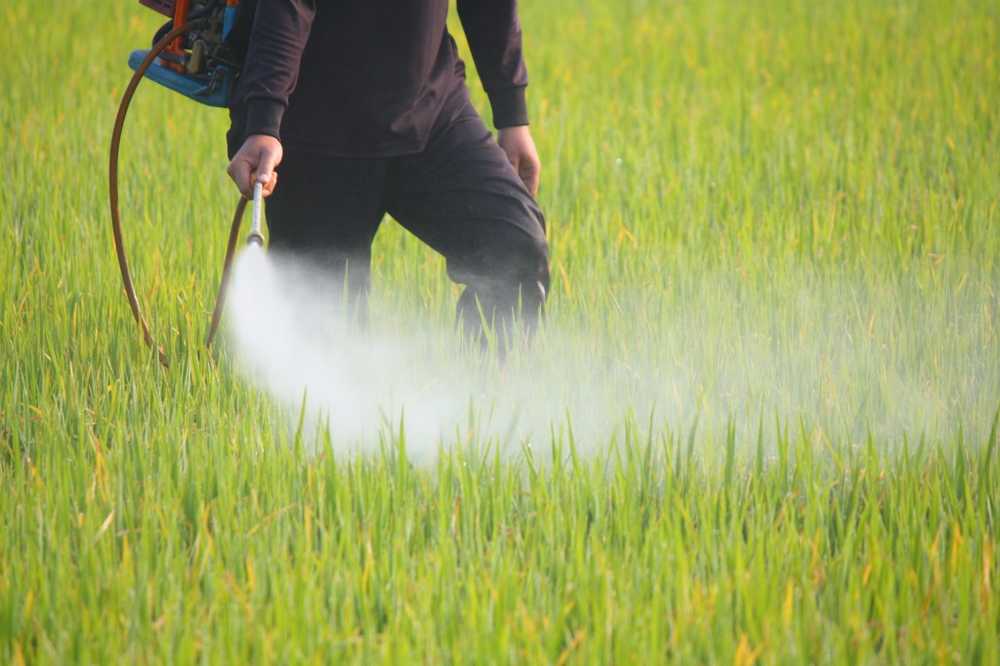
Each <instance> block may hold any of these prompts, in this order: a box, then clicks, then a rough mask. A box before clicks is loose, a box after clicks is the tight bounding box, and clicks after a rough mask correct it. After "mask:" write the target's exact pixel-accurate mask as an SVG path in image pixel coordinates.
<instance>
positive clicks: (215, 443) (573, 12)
mask: <svg viewBox="0 0 1000 666" xmlns="http://www.w3.org/2000/svg"><path fill="white" fill-rule="evenodd" d="M452 13H453V14H454V12H452ZM0 17H2V19H3V23H4V25H5V26H8V29H7V30H4V31H3V33H2V35H0V52H2V53H4V58H3V59H2V60H0V82H2V84H3V102H2V103H0V156H2V158H3V161H4V165H5V166H4V175H5V178H4V181H5V184H4V187H2V188H0V222H2V224H0V238H2V243H0V276H2V277H0V338H2V343H0V484H2V487H3V488H4V489H5V492H4V493H2V495H0V516H2V520H3V530H2V534H0V661H4V662H13V663H18V662H22V661H23V662H25V663H31V662H36V661H37V662H67V661H84V662H101V661H114V660H121V661H129V662H133V661H152V662H159V661H179V662H190V661H196V660H206V661H215V662H241V661H283V662H289V661H291V662H298V661H326V660H356V661H362V662H366V663H367V662H371V661H377V660H387V661H424V662H440V661H455V662H483V661H488V662H503V661H543V662H560V661H566V660H568V661H580V662H595V663H608V662H619V663H624V662H648V661H669V660H676V661H680V662H685V663H691V662H717V663H722V662H730V661H731V662H734V663H738V664H748V663H753V662H754V661H758V660H759V661H763V662H770V663H774V662H783V663H784V662H787V663H798V662H802V661H815V662H850V663H857V662H882V661H889V662H918V661H919V662H923V661H936V662H948V661H959V662H965V663H968V662H972V663H975V662H979V663H992V662H996V661H997V660H998V659H1000V641H998V639H997V636H998V635H1000V611H998V605H1000V594H998V593H997V589H996V586H997V576H998V573H1000V572H998V565H997V561H996V542H997V539H998V536H1000V535H998V532H1000V528H998V526H997V523H996V518H995V515H996V510H997V506H998V500H1000V497H998V494H997V491H996V490H995V487H996V479H997V472H998V470H997V467H998V463H997V455H996V453H995V449H994V447H995V443H996V432H995V416H996V414H997V409H998V406H1000V175H998V174H1000V170H998V168H997V167H998V163H997V155H1000V84H998V82H1000V46H998V45H1000V7H998V6H997V5H996V3H994V2H988V1H986V0H957V1H945V0H908V1H903V0H898V1H893V2H888V1H881V0H867V1H864V0H847V1H845V2H833V1H829V0H820V1H817V2H802V1H793V0H750V1H748V2H735V1H723V0H690V1H688V2H679V1H678V2H639V1H622V2H613V3H607V2H589V1H585V2H572V3H571V2H564V1H561V0H546V1H545V2H532V3H524V6H523V7H522V8H521V18H522V24H523V26H524V31H525V49H526V58H527V63H528V68H529V75H530V79H531V84H530V87H529V93H528V99H529V105H530V108H531V117H532V126H533V133H534V136H535V139H536V141H537V143H538V146H539V150H540V153H541V156H542V160H543V175H542V190H541V193H540V200H541V204H542V207H543V209H544V210H545V212H546V216H547V218H548V223H549V235H550V243H551V249H552V270H553V285H552V293H551V299H550V305H549V309H548V313H547V321H546V328H545V330H543V331H542V333H541V335H540V336H539V339H538V340H537V341H536V342H537V345H536V348H535V349H534V350H532V351H530V352H525V354H524V356H523V357H519V358H515V359H513V360H512V361H511V367H510V369H509V371H508V372H509V376H508V377H507V378H506V379H504V381H507V382H509V383H510V385H511V386H514V387H516V388H517V390H518V394H519V395H520V396H521V397H522V398H523V399H524V400H526V401H528V402H529V404H530V409H527V411H528V412H530V414H528V416H527V417H525V418H526V423H528V427H527V428H526V429H525V430H524V431H522V432H519V433H518V434H517V435H516V436H512V437H511V436H507V437H505V436H504V435H503V434H502V433H500V434H494V433H492V432H490V431H489V429H488V428H481V427H479V426H480V425H481V424H482V420H483V419H484V418H485V417H484V416H483V414H489V413H490V412H491V409H493V407H494V405H493V404H492V403H491V402H490V397H489V393H488V392H487V394H486V398H484V403H483V404H479V403H477V398H476V397H475V396H470V398H469V403H468V409H464V407H465V406H464V405H463V410H462V411H463V414H464V415H465V416H463V418H462V419H461V420H458V421H456V422H455V423H436V424H435V426H439V427H440V429H441V430H442V431H446V432H453V433H455V434H454V436H450V435H449V436H447V437H442V438H435V437H431V436H429V435H427V433H425V432H422V431H418V432H415V433H412V434H411V433H408V431H407V428H406V423H405V419H404V422H403V423H400V422H399V421H398V419H395V417H393V418H390V419H388V421H387V422H386V423H377V424H373V428H372V431H371V433H370V434H365V435H363V436H362V435H358V437H362V438H363V439H364V441H359V442H355V444H357V445H358V446H360V447H361V448H363V449H365V450H366V451H367V452H368V453H367V454H365V455H362V456H348V455H345V454H344V453H343V449H341V448H338V446H339V444H338V443H339V442H340V433H339V431H338V424H337V419H336V418H334V419H333V423H332V426H331V429H330V431H322V429H321V430H320V431H318V432H317V431H315V430H314V429H300V428H298V424H297V421H296V418H295V415H294V414H292V415H289V414H288V410H287V408H286V407H287V406H286V405H283V404H281V402H280V401H277V400H275V399H274V398H273V396H271V395H269V394H268V393H267V392H266V391H263V390H260V389H259V388H258V387H256V386H255V385H254V384H253V383H252V382H250V381H248V379H247V378H246V377H245V376H244V375H242V374H240V373H239V372H238V371H237V370H236V368H235V367H234V363H233V359H232V356H231V354H230V352H229V351H228V350H227V349H226V348H225V347H224V346H223V348H221V349H218V350H216V351H215V352H213V353H206V352H205V351H204V350H203V348H202V338H203V333H204V327H205V325H206V323H207V317H208V314H209V312H210V309H211V306H212V299H213V298H214V290H215V284H216V280H217V279H218V273H219V269H220V266H221V262H222V253H223V250H224V245H225V234H226V231H227V224H228V219H229V216H230V215H231V209H232V206H233V205H234V204H235V190H234V189H233V187H232V186H231V184H230V183H229V182H228V180H227V177H226V175H225V170H224V167H225V164H226V155H225V144H224V132H225V129H226V127H227V124H228V121H227V118H226V114H225V113H224V112H219V111H213V110H207V109H203V108H200V107H195V106H194V105H193V104H191V103H189V102H186V101H183V100H180V99H178V98H176V97H175V96H173V95H172V94H170V93H168V92H165V91H162V90H158V89H156V88H155V87H154V86H153V85H151V84H147V85H145V86H144V87H143V88H140V92H139V94H138V97H137V100H136V102H135V103H134V105H133V109H132V112H131V115H130V118H129V121H128V125H127V127H126V133H125V139H124V146H123V155H122V159H123V162H122V164H123V174H122V176H123V177H122V187H123V216H124V222H125V225H126V241H127V243H128V245H129V250H130V254H131V256H132V258H133V261H134V263H135V272H136V279H137V283H138V286H139V289H140V294H141V296H142V298H143V300H144V302H145V305H146V308H147V311H148V313H149V314H150V319H151V323H152V325H153V328H154V333H155V335H156V336H157V337H158V338H159V340H160V342H161V343H162V344H164V346H165V347H166V349H167V351H168V353H169V355H170V356H171V358H172V359H173V367H172V368H171V369H170V370H164V369H162V368H160V367H159V365H158V364H157V363H156V361H155V358H153V357H152V356H151V354H150V353H149V351H148V350H146V349H145V348H143V346H142V345H141V340H140V338H139V335H138V331H137V329H136V327H135V326H134V322H132V320H131V318H130V314H129V311H128V309H127V305H126V303H125V300H124V298H123V295H122V292H121V286H120V278H119V276H118V272H117V266H116V265H115V262H114V258H113V253H112V246H111V235H110V229H109V224H108V213H107V203H106V187H107V181H106V178H107V176H106V166H107V164H106V163H107V142H108V140H109V135H110V130H111V126H112V121H113V118H114V112H115V109H116V105H117V103H118V100H119V98H120V95H121V92H122V90H123V89H124V86H125V84H126V83H127V80H128V76H129V71H128V69H127V67H126V66H125V58H126V56H127V53H128V51H129V50H131V49H132V48H139V47H143V46H145V45H147V44H148V43H149V40H150V37H151V35H152V33H153V32H154V31H155V29H156V27H158V23H157V17H156V15H155V14H152V13H151V12H149V11H148V10H145V9H143V8H142V7H140V6H139V5H138V3H133V2H114V3H102V6H101V7H99V8H98V7H96V6H95V5H94V3H88V2H83V1H82V0H65V1H62V0H60V1H59V2H55V1H54V0H49V1H46V2H29V1H27V0H12V1H9V2H6V3H4V4H3V6H2V7H0ZM452 26H453V31H454V32H455V34H456V36H459V35H460V27H459V24H458V23H457V20H456V17H454V16H453V19H452ZM458 38H459V42H460V44H461V45H462V48H463V49H465V46H464V40H463V39H462V38H461V37H460V36H459V37H458ZM469 71H470V73H471V72H473V71H474V69H473V68H472V67H471V66H470V68H469ZM470 87H471V88H472V90H473V93H474V98H475V99H476V100H477V104H478V105H479V106H480V108H481V109H482V110H483V112H484V114H485V115H486V116H487V117H488V116H489V111H488V108H487V107H486V105H485V96H484V95H483V94H482V93H481V91H480V90H479V88H478V81H476V80H475V78H474V74H472V78H471V79H470ZM374 267H375V291H376V295H375V302H374V305H373V319H374V320H375V322H376V326H379V327H382V328H383V329H386V330H390V331H392V330H396V331H407V330H410V329H409V327H411V326H415V327H416V328H417V329H419V331H421V333H420V334H419V336H416V337H417V338H418V339H419V340H420V345H422V346H421V347H420V348H421V349H422V350H424V351H425V352H426V355H427V358H429V359H435V358H447V357H449V356H450V355H452V350H453V347H454V341H453V339H452V338H450V337H449V336H448V335H446V334H444V335H440V334H439V333H438V332H440V331H441V330H442V329H444V330H447V328H448V326H449V324H450V322H451V319H452V316H453V307H454V300H455V298H456V296H457V288H456V287H455V286H454V285H452V284H451V283H449V282H448V280H447V277H446V275H445V272H444V265H443V262H442V261H441V260H440V258H438V257H437V256H435V255H434V254H433V253H431V252H430V251H429V250H427V249H425V248H423V247H422V246H421V245H420V244H419V243H418V242H417V241H415V240H414V239H412V238H410V237H408V236H407V235H406V234H405V232H403V231H402V230H400V229H399V228H398V227H396V226H395V225H394V224H392V223H391V222H390V221H388V220H387V222H386V224H384V225H383V228H382V230H381V232H380V234H379V236H378V238H377V241H376V248H375V264H374ZM414 320H417V321H418V322H419V323H418V324H415V325H414V324H412V322H413V321H414ZM487 379H489V378H488V377H487ZM497 381H500V380H497ZM428 390H430V389H428ZM502 397H504V396H502ZM501 402H502V401H501ZM991 428H993V431H992V432H991ZM331 443H333V445H332V446H331ZM407 451H409V452H410V455H409V458H410V459H411V460H408V458H407V454H406V452H407ZM439 451H440V452H439ZM415 453H420V454H421V455H419V456H415V455H414V454H415ZM414 457H418V458H419V460H412V459H413V458H414ZM410 462H415V463H416V464H413V465H411V464H410Z"/></svg>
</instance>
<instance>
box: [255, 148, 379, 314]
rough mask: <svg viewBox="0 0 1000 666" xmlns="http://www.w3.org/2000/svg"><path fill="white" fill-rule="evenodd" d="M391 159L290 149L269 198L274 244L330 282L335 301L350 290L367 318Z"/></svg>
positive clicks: (273, 247)
mask: <svg viewBox="0 0 1000 666" xmlns="http://www.w3.org/2000/svg"><path fill="white" fill-rule="evenodd" d="M385 169H386V163H385V162H384V161H383V160H350V159H338V158H331V157H324V156H319V155H310V154H304V153H295V152H293V151H288V152H287V153H286V155H285V159H284V161H283V162H282V164H281V166H280V167H279V168H278V186H277V187H276V188H275V190H274V194H272V195H271V196H270V197H268V199H267V224H268V230H269V232H270V242H269V248H270V251H271V252H274V253H275V255H276V256H282V257H290V258H292V259H293V260H294V261H295V262H296V265H297V266H299V267H302V268H304V269H306V270H310V271H317V272H318V274H319V275H321V276H322V278H323V280H324V281H327V280H328V281H329V285H330V290H331V292H333V293H331V304H339V303H341V302H342V301H341V299H340V296H341V295H342V294H343V293H344V290H345V289H346V290H347V292H348V293H349V295H350V302H351V306H352V307H351V309H352V313H353V316H355V317H357V318H358V319H359V320H361V321H365V319H366V316H367V294H368V288H369V281H370V278H369V276H370V271H371V244H372V239H373V238H374V237H375V232H376V231H377V230H378V227H379V223H380V222H381V220H382V216H383V215H384V213H385V208H384V205H383V194H384V184H385Z"/></svg>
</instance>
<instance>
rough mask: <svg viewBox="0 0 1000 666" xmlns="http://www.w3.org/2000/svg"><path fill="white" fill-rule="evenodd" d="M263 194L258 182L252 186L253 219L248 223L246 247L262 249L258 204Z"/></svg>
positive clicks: (261, 185) (262, 185) (262, 187)
mask: <svg viewBox="0 0 1000 666" xmlns="http://www.w3.org/2000/svg"><path fill="white" fill-rule="evenodd" d="M263 193H264V184H263V183H261V182H260V181H257V182H256V183H254V186H253V218H252V219H251V222H250V234H249V235H248V236H247V245H256V246H257V247H264V236H263V235H262V234H261V233H260V203H261V199H262V197H263Z"/></svg>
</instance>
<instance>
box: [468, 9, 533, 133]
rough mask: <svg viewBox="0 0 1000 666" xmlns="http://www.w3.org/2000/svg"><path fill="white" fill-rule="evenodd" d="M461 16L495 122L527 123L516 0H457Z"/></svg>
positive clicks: (525, 77) (500, 124)
mask: <svg viewBox="0 0 1000 666" xmlns="http://www.w3.org/2000/svg"><path fill="white" fill-rule="evenodd" d="M458 16H459V18H460V19H461V20H462V27H463V28H464V29H465V35H466V37H467V38H468V40H469V48H470V49H471V50H472V59H473V60H474V61H475V63H476V70H477V71H478V72H479V79H480V80H481V81H482V82H483V88H485V89H486V94H487V96H488V97H489V98H490V106H491V107H492V108H493V124H494V126H496V128H497V129H503V128H505V127H515V126H518V125H527V124H528V110H527V105H526V104H525V100H524V88H525V86H527V85H528V72H527V69H526V68H525V66H524V58H523V56H522V54H521V24H520V22H519V21H518V18H517V2H516V0H458Z"/></svg>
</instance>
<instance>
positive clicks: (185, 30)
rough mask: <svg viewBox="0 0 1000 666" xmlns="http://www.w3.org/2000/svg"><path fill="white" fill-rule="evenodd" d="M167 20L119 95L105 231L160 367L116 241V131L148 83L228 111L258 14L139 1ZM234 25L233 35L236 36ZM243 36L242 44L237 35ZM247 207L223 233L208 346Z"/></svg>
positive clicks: (190, 0) (228, 5)
mask: <svg viewBox="0 0 1000 666" xmlns="http://www.w3.org/2000/svg"><path fill="white" fill-rule="evenodd" d="M139 2H140V3H141V4H143V5H145V6H146V7H149V8H150V9H153V10H155V11H157V12H159V13H161V14H163V15H164V16H167V17H169V19H170V20H169V21H168V22H167V23H166V24H165V25H164V26H163V27H162V28H160V30H159V31H158V32H157V33H156V36H155V37H154V38H153V46H152V48H150V49H146V50H139V51H133V52H132V54H131V55H130V56H129V59H128V64H129V67H131V68H132V69H133V71H134V74H133V75H132V79H131V81H129V84H128V86H127V87H126V88H125V92H124V93H123V94H122V100H121V103H120V104H119V105H118V114H117V116H116V117H115V126H114V130H113V131H112V132H111V150H110V160H109V163H108V195H109V196H108V199H109V204H110V208H111V231H112V234H113V236H114V241H115V253H116V256H117V257H118V267H119V269H120V270H121V274H122V283H123V285H124V287H125V295H126V296H127V297H128V301H129V306H130V308H131V310H132V316H133V317H135V320H136V322H138V324H139V327H140V329H141V330H142V336H143V340H145V342H146V344H147V345H149V346H150V347H152V348H154V349H156V350H157V352H158V355H159V359H160V363H162V364H163V365H164V366H166V365H168V362H167V356H166V353H165V352H164V351H163V349H162V348H161V347H159V346H158V345H157V344H156V341H155V340H154V339H153V336H152V334H151V333H150V330H149V325H148V324H147V323H146V319H145V317H143V314H142V309H141V307H140V306H139V298H138V296H137V294H136V290H135V285H134V284H133V282H132V275H131V273H130V271H129V265H128V259H127V257H126V254H125V244H124V241H123V239H122V227H121V213H120V211H119V208H118V153H119V149H120V147H121V137H122V130H123V129H124V126H125V116H126V115H127V113H128V108H129V104H130V103H131V102H132V96H133V95H134V94H135V91H136V88H137V87H138V86H139V82H140V81H141V80H142V79H143V77H146V78H150V79H152V80H153V81H156V82H157V83H159V84H160V85H162V86H165V87H166V88H169V89H170V90H173V91H175V92H178V93H180V94H182V95H184V96H185V97H188V98H190V99H192V100H194V101H196V102H199V103H201V104H206V105H208V106H214V107H226V106H229V100H230V96H231V95H232V93H233V88H234V86H235V85H236V79H237V78H238V76H239V71H240V66H241V64H242V60H243V52H244V49H245V46H246V41H247V39H248V36H247V35H248V32H249V30H248V26H249V25H250V24H251V20H252V15H253V12H254V9H255V7H256V1H255V0H242V2H241V0H139ZM238 26H239V29H238ZM237 32H240V33H243V34H242V37H240V36H238V35H236V34H235V33H237ZM246 205H247V200H246V199H245V198H243V197H240V200H239V202H238V204H237V206H236V213H235V214H234V216H233V221H232V224H231V226H230V229H229V242H228V244H227V246H226V258H225V262H224V264H223V267H222V280H221V283H220V285H219V291H218V295H217V296H216V299H215V308H214V310H213V312H212V321H211V324H210V325H209V329H208V336H207V337H206V340H205V343H206V345H211V344H212V339H213V338H214V336H215V332H216V330H217V329H218V326H219V320H220V318H221V316H222V309H223V304H224V301H225V294H226V285H227V284H228V282H229V274H230V268H231V266H232V261H233V255H234V253H235V249H236V241H237V238H238V236H239V228H240V221H241V219H242V218H243V212H244V210H245V209H246ZM249 242H250V243H252V244H255V245H263V237H262V236H261V233H260V187H259V186H258V187H257V188H256V190H255V192H254V226H253V229H252V230H251V233H250V238H249Z"/></svg>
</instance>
